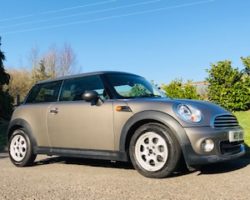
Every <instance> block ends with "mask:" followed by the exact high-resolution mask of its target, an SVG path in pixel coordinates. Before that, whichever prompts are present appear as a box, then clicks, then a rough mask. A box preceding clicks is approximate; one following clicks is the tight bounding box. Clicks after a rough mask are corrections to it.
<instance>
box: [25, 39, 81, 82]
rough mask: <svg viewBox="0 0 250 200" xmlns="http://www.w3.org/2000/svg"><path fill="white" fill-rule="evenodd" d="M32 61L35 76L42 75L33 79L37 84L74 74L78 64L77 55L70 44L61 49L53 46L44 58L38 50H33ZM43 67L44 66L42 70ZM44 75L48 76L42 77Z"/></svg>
mask: <svg viewBox="0 0 250 200" xmlns="http://www.w3.org/2000/svg"><path fill="white" fill-rule="evenodd" d="M30 60H31V63H32V69H33V74H34V73H35V74H37V73H38V74H40V75H39V77H33V78H35V82H37V81H39V80H43V79H48V78H56V77H59V76H65V75H69V74H72V72H73V67H74V65H75V63H76V55H75V53H74V51H73V49H72V47H71V46H70V45H69V44H65V45H64V46H63V47H62V48H61V49H60V48H59V49H58V48H57V47H56V46H55V45H53V46H51V47H50V48H49V49H48V50H47V51H46V52H45V53H44V54H43V55H42V56H40V55H39V51H38V48H32V50H31V53H30ZM41 65H43V66H42V68H41ZM39 71H40V72H39ZM42 74H43V75H45V74H46V76H44V77H42ZM36 78H38V79H36Z"/></svg>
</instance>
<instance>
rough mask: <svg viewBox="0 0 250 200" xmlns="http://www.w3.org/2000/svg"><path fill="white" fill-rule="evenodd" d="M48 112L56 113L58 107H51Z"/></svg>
mask: <svg viewBox="0 0 250 200" xmlns="http://www.w3.org/2000/svg"><path fill="white" fill-rule="evenodd" d="M49 112H50V113H53V114H57V113H58V108H51V109H50V110H49Z"/></svg>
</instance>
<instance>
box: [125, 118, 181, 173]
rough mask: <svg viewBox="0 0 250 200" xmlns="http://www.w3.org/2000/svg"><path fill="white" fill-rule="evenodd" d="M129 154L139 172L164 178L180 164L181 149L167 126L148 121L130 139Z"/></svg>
mask: <svg viewBox="0 0 250 200" xmlns="http://www.w3.org/2000/svg"><path fill="white" fill-rule="evenodd" d="M129 154H130V159H131V161H132V164H133V166H134V167H135V169H137V171H138V172H139V173H141V174H142V175H144V176H146V177H150V178H164V177H167V176H168V175H170V174H171V173H172V172H173V171H174V170H175V168H176V166H177V165H178V162H179V160H180V157H181V149H180V146H179V143H178V141H177V139H176V138H175V136H174V135H173V133H172V132H171V131H170V130H169V129H168V128H167V127H165V126H163V125H162V124H157V123H148V124H145V125H142V126H141V127H139V128H138V129H137V130H136V131H135V133H134V135H133V136H132V138H131V141H130V147H129Z"/></svg>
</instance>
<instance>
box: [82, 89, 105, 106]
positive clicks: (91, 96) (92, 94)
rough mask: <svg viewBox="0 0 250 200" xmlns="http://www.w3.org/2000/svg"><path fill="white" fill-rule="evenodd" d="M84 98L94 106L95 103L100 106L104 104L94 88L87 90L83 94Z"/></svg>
mask: <svg viewBox="0 0 250 200" xmlns="http://www.w3.org/2000/svg"><path fill="white" fill-rule="evenodd" d="M82 99H83V100H85V101H87V102H91V105H92V106H94V105H96V106H100V105H102V104H103V101H102V99H101V98H100V97H99V95H98V93H97V92H96V91H93V90H86V91H85V92H84V93H83V94H82Z"/></svg>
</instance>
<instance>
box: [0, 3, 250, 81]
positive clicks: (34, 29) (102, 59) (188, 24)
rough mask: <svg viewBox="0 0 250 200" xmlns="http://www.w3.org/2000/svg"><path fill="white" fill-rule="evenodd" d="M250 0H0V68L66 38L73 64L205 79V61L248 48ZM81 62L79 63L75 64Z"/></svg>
mask: <svg viewBox="0 0 250 200" xmlns="http://www.w3.org/2000/svg"><path fill="white" fill-rule="evenodd" d="M249 9H250V1H249V0H71V1H69V0H43V1H38V0H36V1H35V0H23V1H20V0H8V1H1V11H0V36H1V37H2V46H1V49H2V51H4V52H5V56H6V62H5V68H6V69H7V70H8V69H13V68H29V67H30V61H29V53H30V51H31V49H32V48H34V47H37V48H38V49H39V51H40V52H41V53H43V52H45V51H46V50H47V49H48V48H49V47H51V46H54V45H56V46H57V47H61V46H63V45H64V44H65V43H67V44H70V45H71V47H72V48H73V50H74V52H75V53H76V56H77V63H76V66H75V67H76V70H75V72H91V71H106V70H112V71H126V72H131V73H135V74H139V75H142V76H144V77H146V78H147V79H148V80H154V81H155V82H156V83H158V84H162V83H169V82H171V81H172V80H174V79H180V78H182V79H183V80H184V81H186V80H193V81H203V80H205V78H206V77H207V75H208V74H207V72H206V70H207V69H209V67H210V64H212V63H216V62H217V61H221V60H225V59H229V60H231V61H232V62H233V66H235V67H239V68H242V64H241V62H240V57H241V56H243V57H246V56H250V12H249ZM79 69H80V70H79Z"/></svg>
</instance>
